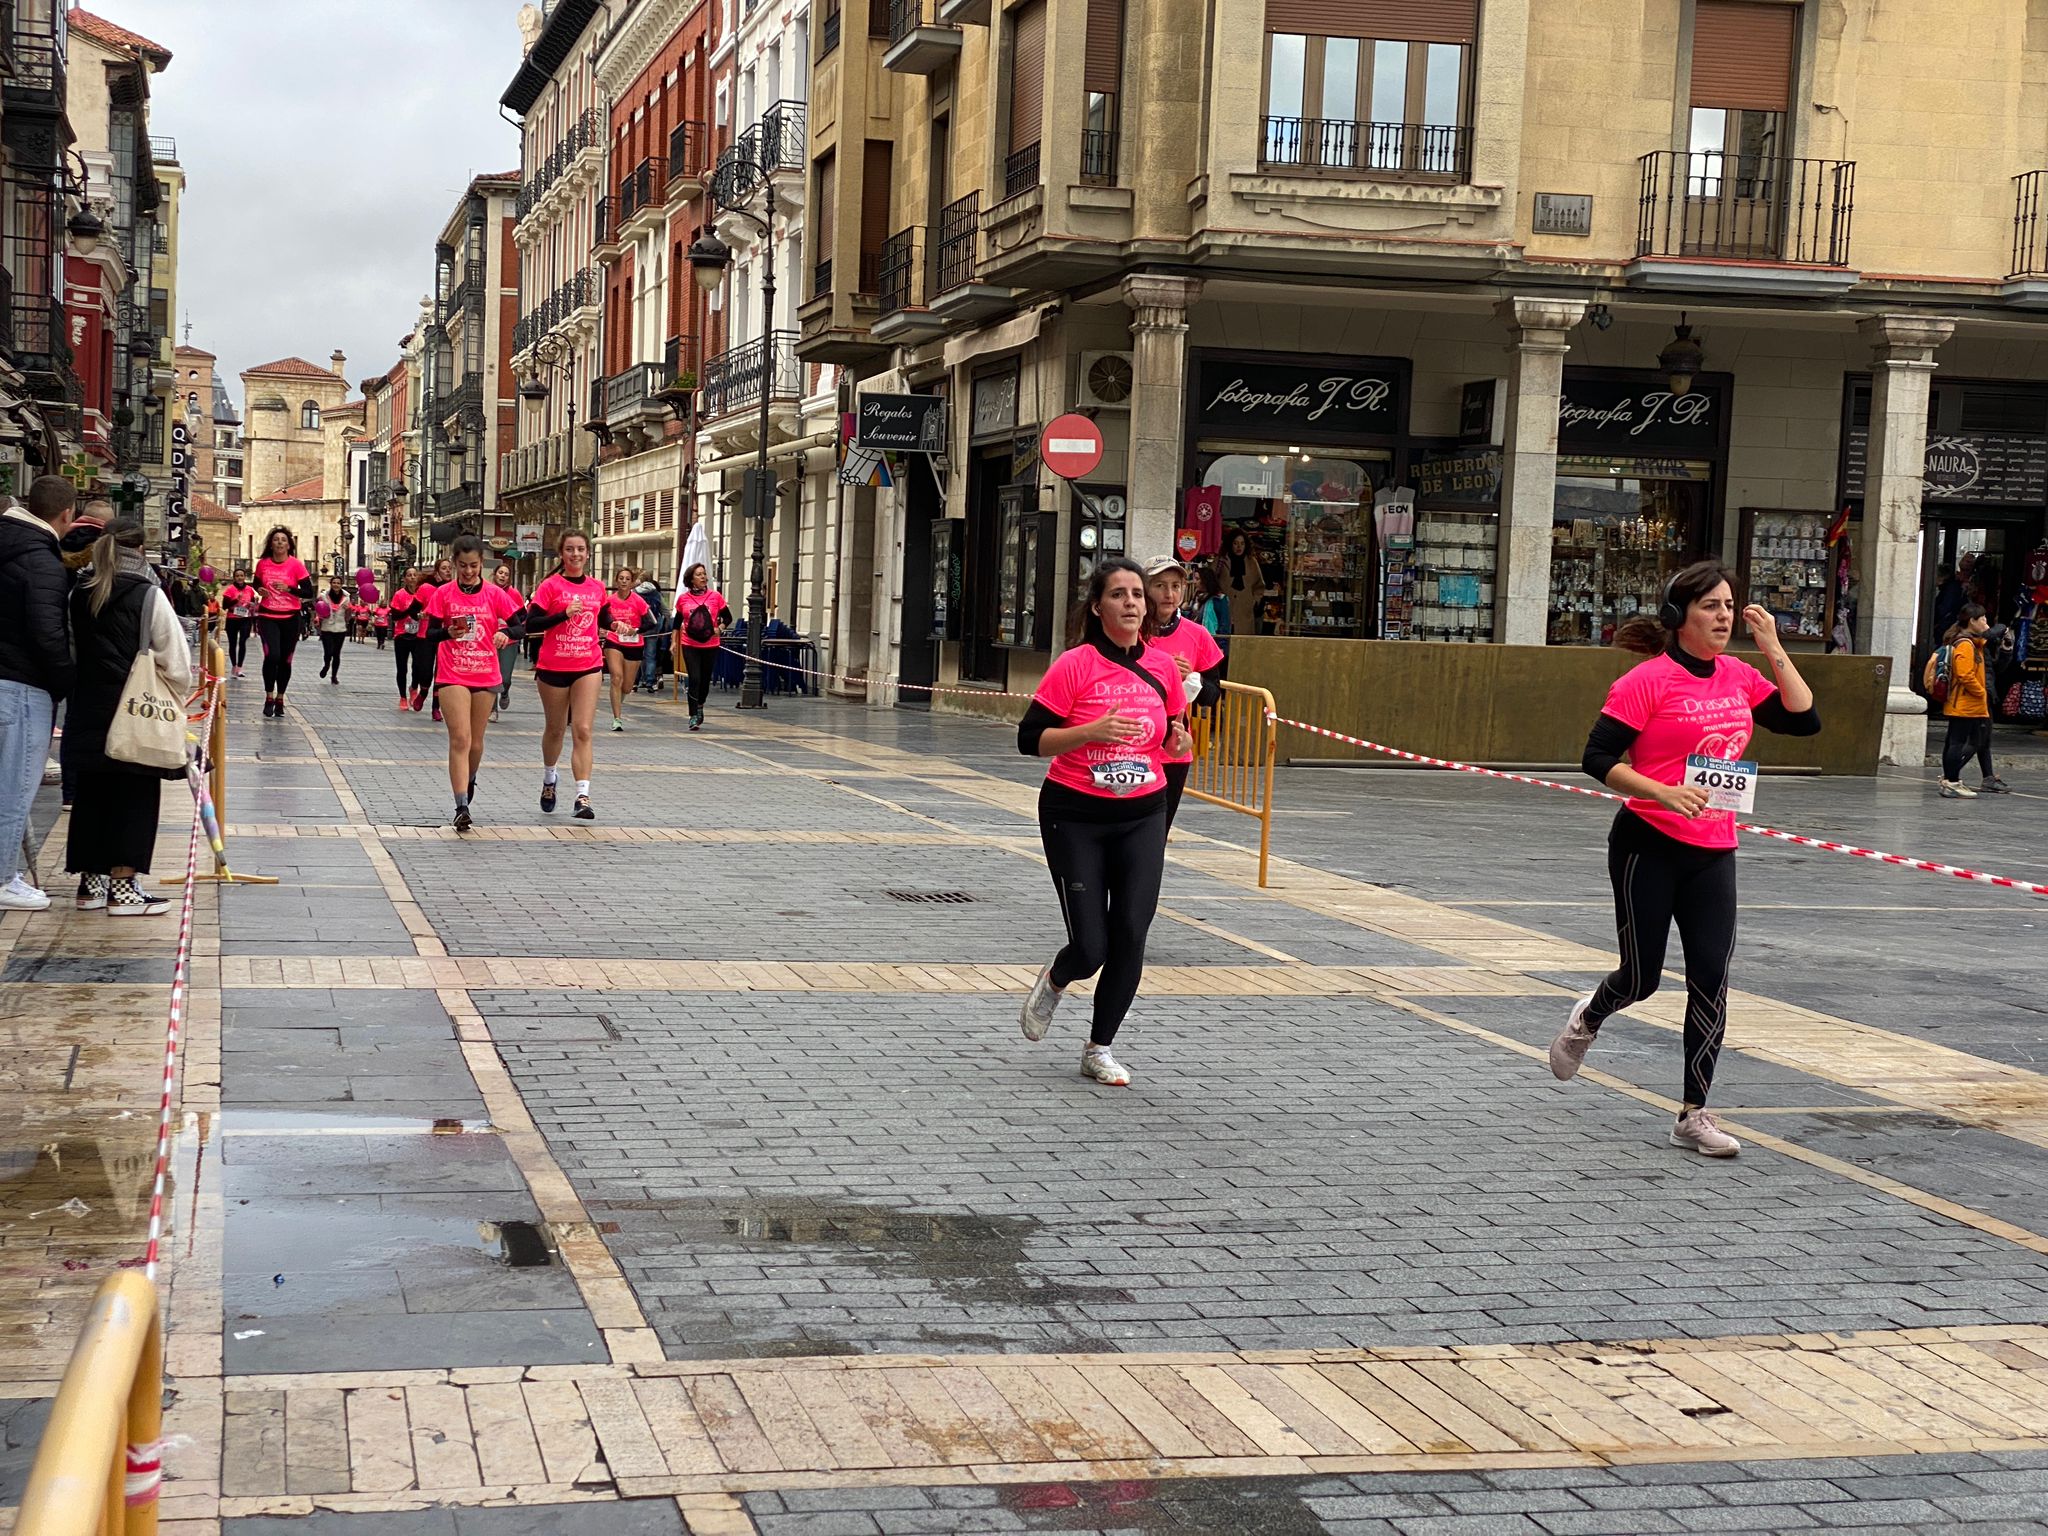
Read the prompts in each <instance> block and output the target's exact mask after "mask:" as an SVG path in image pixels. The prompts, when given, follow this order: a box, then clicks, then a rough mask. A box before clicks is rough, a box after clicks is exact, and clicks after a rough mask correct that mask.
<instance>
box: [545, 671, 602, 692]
mask: <svg viewBox="0 0 2048 1536" xmlns="http://www.w3.org/2000/svg"><path fill="white" fill-rule="evenodd" d="M603 671H604V668H603V667H585V668H584V669H583V670H582V671H581V672H557V671H555V670H554V669H553V668H552V667H535V668H534V669H533V675H534V678H535V680H536V681H538V682H543V683H546V684H547V685H548V687H550V688H567V687H569V686H570V685H571V684H572V683H577V682H580V681H582V679H584V678H586V677H596V676H597V675H598V674H599V673H601V672H603Z"/></svg>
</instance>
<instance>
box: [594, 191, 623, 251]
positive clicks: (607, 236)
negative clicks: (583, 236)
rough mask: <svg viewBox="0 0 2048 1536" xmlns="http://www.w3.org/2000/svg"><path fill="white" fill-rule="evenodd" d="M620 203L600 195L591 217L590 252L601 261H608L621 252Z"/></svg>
mask: <svg viewBox="0 0 2048 1536" xmlns="http://www.w3.org/2000/svg"><path fill="white" fill-rule="evenodd" d="M617 209H618V204H617V203H616V202H614V201H613V199H611V198H609V197H600V198H599V199H598V200H597V207H596V209H595V210H594V211H593V212H592V214H591V218H590V254H591V255H592V256H594V257H596V258H597V259H598V260H599V261H607V260H609V259H610V258H612V257H614V256H616V255H618V253H619V224H620V222H621V221H620V218H619V215H618V211H617Z"/></svg>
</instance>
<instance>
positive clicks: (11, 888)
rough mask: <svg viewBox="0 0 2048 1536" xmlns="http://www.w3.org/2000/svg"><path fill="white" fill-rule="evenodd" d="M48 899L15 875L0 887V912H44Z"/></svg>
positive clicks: (48, 903) (48, 904) (46, 909)
mask: <svg viewBox="0 0 2048 1536" xmlns="http://www.w3.org/2000/svg"><path fill="white" fill-rule="evenodd" d="M49 907H50V898H49V897H48V896H46V895H44V894H43V893H42V892H41V891H39V890H37V889H36V887H34V886H32V885H30V884H29V883H28V882H27V881H26V880H24V879H22V878H21V876H19V875H16V876H15V877H14V878H13V879H12V880H10V881H8V882H7V884H5V885H4V886H0V910H4V911H9V912H46V911H48V910H49Z"/></svg>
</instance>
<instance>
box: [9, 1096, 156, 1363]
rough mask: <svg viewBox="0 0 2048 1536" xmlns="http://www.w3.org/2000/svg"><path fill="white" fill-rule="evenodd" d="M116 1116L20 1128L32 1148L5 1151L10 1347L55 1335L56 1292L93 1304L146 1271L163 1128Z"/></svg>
mask: <svg viewBox="0 0 2048 1536" xmlns="http://www.w3.org/2000/svg"><path fill="white" fill-rule="evenodd" d="M113 1116H114V1112H107V1113H105V1114H101V1115H99V1116H97V1117H96V1118H94V1119H92V1120H90V1121H88V1122H86V1123H84V1124H79V1123H78V1122H75V1121H74V1122H73V1123H72V1124H70V1125H69V1126H66V1127H64V1128H62V1129H59V1128H57V1127H55V1126H50V1127H29V1128H27V1129H26V1130H25V1131H24V1130H23V1129H22V1128H20V1127H16V1128H15V1132H14V1133H15V1134H16V1135H21V1136H25V1137H26V1140H25V1141H23V1142H18V1143H17V1144H15V1145H12V1146H0V1262H4V1264H5V1266H6V1271H7V1273H8V1275H9V1277H10V1281H11V1283H10V1284H9V1285H8V1286H7V1287H6V1291H5V1294H4V1295H0V1343H14V1344H22V1343H34V1342H35V1341H37V1340H41V1339H43V1338H44V1337H45V1335H47V1334H49V1333H50V1332H51V1326H52V1325H51V1324H50V1321H49V1316H50V1312H49V1300H50V1295H49V1292H50V1288H52V1287H60V1288H62V1289H64V1290H65V1291H67V1292H69V1291H71V1290H75V1291H76V1292H77V1293H78V1295H79V1296H80V1297H81V1298H83V1297H85V1296H87V1295H89V1294H90V1293H91V1291H92V1290H93V1289H94V1288H95V1287H96V1286H98V1285H99V1283H100V1282H101V1281H102V1280H104V1279H105V1278H106V1277H107V1276H108V1275H110V1274H113V1273H115V1272H116V1271H118V1270H120V1269H124V1268H135V1267H138V1266H140V1264H141V1263H142V1256H143V1245H144V1242H145V1239H146V1237H147V1234H148V1228H149V1197H150V1193H151V1190H152V1188H153V1187H154V1185H155V1182H156V1121H155V1119H154V1117H145V1116H142V1115H139V1114H129V1115H127V1116H126V1117H125V1118H119V1119H117V1118H114V1117H113ZM175 1207H176V1199H175V1191H172V1192H171V1193H170V1197H169V1208H170V1209H172V1210H175ZM66 1282H70V1283H69V1284H66ZM69 1327H70V1324H69V1323H68V1322H67V1323H65V1324H63V1325H61V1326H60V1327H59V1329H58V1333H59V1334H60V1335H65V1336H64V1337H62V1338H61V1339H58V1340H55V1341H53V1343H52V1347H53V1348H58V1349H60V1351H68V1349H69V1347H70V1346H69V1339H68V1331H69ZM59 1358H60V1359H61V1354H60V1357H59Z"/></svg>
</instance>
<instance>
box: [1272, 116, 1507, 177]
mask: <svg viewBox="0 0 2048 1536" xmlns="http://www.w3.org/2000/svg"><path fill="white" fill-rule="evenodd" d="M1471 158H1472V130H1471V129H1470V128H1468V127H1464V126H1462V125H1457V124H1427V123H1355V122H1349V121H1346V120H1345V119H1343V118H1336V117H1269V118H1267V119H1266V120H1265V128H1264V138H1263V141H1262V143H1261V145H1260V150H1259V159H1260V162H1261V163H1262V164H1264V165H1266V166H1269V167H1275V168H1278V167H1283V166H1284V167H1287V168H1290V169H1299V170H1308V171H1342V172H1347V173H1350V174H1353V175H1366V176H1374V175H1377V176H1418V177H1420V176H1427V177H1431V178H1433V179H1441V180H1444V181H1464V180H1465V179H1466V177H1467V176H1468V175H1469V173H1470V166H1471Z"/></svg>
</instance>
